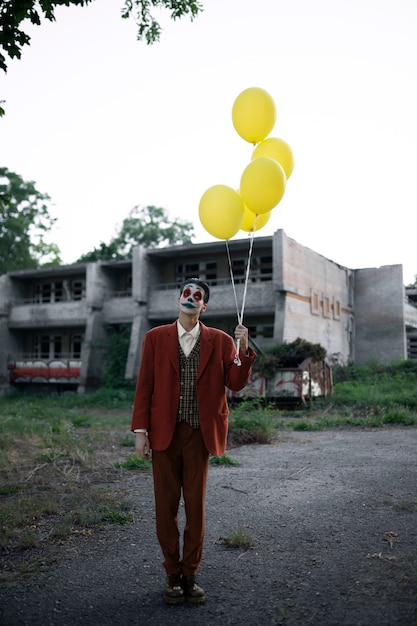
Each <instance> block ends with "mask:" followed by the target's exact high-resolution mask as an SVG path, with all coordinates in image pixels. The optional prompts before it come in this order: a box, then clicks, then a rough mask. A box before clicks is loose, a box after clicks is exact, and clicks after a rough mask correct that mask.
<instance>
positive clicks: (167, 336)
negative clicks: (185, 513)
mask: <svg viewBox="0 0 417 626" xmlns="http://www.w3.org/2000/svg"><path fill="white" fill-rule="evenodd" d="M200 329H201V332H200V357H199V366H198V372H197V382H196V386H197V401H198V411H199V416H200V428H201V433H202V436H203V439H204V443H205V445H206V448H207V450H208V451H209V453H210V454H213V455H215V456H220V455H222V454H224V451H225V449H226V439H227V426H228V416H229V408H228V405H227V400H226V391H225V387H228V388H229V389H231V390H232V391H239V390H240V389H243V387H245V385H246V384H247V382H248V380H249V376H250V373H251V368H252V363H253V360H254V359H255V353H254V352H253V350H251V349H249V356H245V355H244V354H242V353H240V359H241V362H242V364H241V365H240V366H238V365H235V364H234V362H233V361H234V357H235V354H236V347H235V343H234V341H233V339H232V338H231V337H230V335H228V334H227V333H225V332H223V331H222V330H219V329H217V328H210V327H208V326H205V325H204V324H202V323H201V322H200ZM179 395H180V363H179V348H178V330H177V322H176V321H175V322H174V323H172V324H166V325H163V326H157V327H156V328H152V329H151V330H150V331H148V332H147V333H146V335H145V339H144V342H143V346H142V362H141V367H140V372H139V377H138V381H137V385H136V393H135V402H134V407H133V416H132V430H135V429H136V428H146V429H147V430H148V433H149V440H150V444H151V448H152V449H154V450H166V449H167V448H168V446H169V444H170V442H171V440H172V437H173V434H174V429H175V424H176V420H177V411H178V403H179Z"/></svg>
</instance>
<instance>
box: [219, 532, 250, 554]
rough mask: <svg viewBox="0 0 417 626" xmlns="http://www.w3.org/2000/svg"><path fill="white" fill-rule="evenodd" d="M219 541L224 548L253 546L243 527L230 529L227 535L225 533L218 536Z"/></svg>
mask: <svg viewBox="0 0 417 626" xmlns="http://www.w3.org/2000/svg"><path fill="white" fill-rule="evenodd" d="M220 542H221V544H222V545H223V546H225V547H226V548H241V549H244V550H249V549H250V548H253V546H254V542H253V540H252V538H251V537H250V535H248V533H247V532H246V530H245V529H244V528H243V527H240V528H238V530H234V531H232V532H231V533H230V534H229V535H227V537H220Z"/></svg>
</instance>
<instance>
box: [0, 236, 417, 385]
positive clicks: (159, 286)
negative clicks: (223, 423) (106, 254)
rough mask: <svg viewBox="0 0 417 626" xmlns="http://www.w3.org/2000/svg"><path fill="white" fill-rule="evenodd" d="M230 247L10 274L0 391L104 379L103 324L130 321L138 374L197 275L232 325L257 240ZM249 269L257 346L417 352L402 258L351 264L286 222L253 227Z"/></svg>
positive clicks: (218, 322) (131, 367)
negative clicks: (270, 229)
mask: <svg viewBox="0 0 417 626" xmlns="http://www.w3.org/2000/svg"><path fill="white" fill-rule="evenodd" d="M228 246H229V251H230V255H229V256H228V255H227V254H226V247H225V242H224V241H221V240H219V241H215V242H211V243H203V244H189V245H183V246H171V247H166V248H157V249H144V248H141V247H137V248H136V249H135V250H134V254H133V258H132V259H131V260H123V261H100V262H93V263H79V264H73V265H65V266H57V267H40V268H38V269H29V270H19V271H12V272H9V273H7V274H4V275H2V276H1V277H0V391H4V390H6V389H8V388H9V387H10V385H17V386H18V385H22V386H23V385H27V384H36V383H42V384H45V383H46V384H49V385H50V384H55V385H57V384H62V385H66V386H67V387H70V388H73V389H77V390H78V391H79V392H83V391H85V390H88V389H93V388H95V387H97V386H99V385H100V383H101V381H102V372H103V345H105V341H106V334H107V333H108V330H109V328H110V327H113V329H117V328H118V327H120V326H122V325H123V326H124V327H125V328H126V325H128V329H129V332H130V346H129V350H128V354H127V358H126V363H125V369H124V376H125V378H126V379H127V380H131V381H135V379H136V377H137V373H138V370H139V366H140V358H141V344H142V340H143V337H144V334H145V332H146V331H147V330H148V329H149V328H151V327H153V326H155V325H158V324H162V323H168V322H170V321H173V320H174V319H175V318H176V316H177V298H178V295H179V290H178V287H179V285H180V283H181V282H182V281H183V280H184V279H186V278H190V277H192V276H199V277H200V278H202V279H204V280H206V281H207V282H208V283H209V284H210V286H211V298H210V302H209V307H208V310H207V311H206V313H205V314H204V315H203V317H202V321H203V322H204V323H205V324H207V325H211V326H217V327H218V328H222V329H223V330H225V331H226V332H228V333H230V334H232V333H233V329H234V327H235V325H236V323H237V311H238V310H240V307H241V305H242V299H243V296H244V285H245V277H246V268H247V264H248V251H249V238H248V239H236V240H230V241H229V242H228ZM229 260H230V263H229ZM230 268H231V269H232V271H231V269H230ZM231 276H233V280H234V284H235V289H233V282H232V279H231ZM248 276H249V281H248V283H247V289H246V300H245V309H244V319H243V322H244V324H245V325H246V326H248V327H249V330H250V337H251V340H252V342H253V345H254V347H255V349H259V350H262V348H265V347H267V346H271V345H274V344H277V343H282V342H291V341H294V340H295V339H297V338H298V337H300V338H302V339H305V340H307V341H310V342H312V343H320V344H321V345H322V346H323V347H324V348H325V349H326V351H327V357H328V359H329V360H330V362H339V363H342V364H346V363H348V362H351V361H354V362H357V363H365V362H368V361H369V360H377V361H378V362H380V363H383V364H387V363H389V362H392V361H394V360H397V359H401V358H410V359H417V289H406V288H405V287H404V284H403V271H402V266H401V265H389V266H384V267H379V268H367V269H349V268H347V267H343V266H341V265H339V264H337V263H335V262H333V261H331V260H329V259H327V258H325V257H323V256H322V255H320V254H318V253H317V252H314V251H313V250H311V249H309V248H306V247H305V246H303V245H301V244H299V243H297V242H296V241H294V240H293V239H291V238H289V237H288V236H287V235H286V234H285V232H284V231H283V230H278V231H276V232H275V234H274V235H272V236H268V237H254V240H253V253H252V256H251V264H250V271H249V274H248ZM235 293H236V297H235Z"/></svg>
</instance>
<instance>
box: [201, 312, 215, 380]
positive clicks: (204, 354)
mask: <svg viewBox="0 0 417 626" xmlns="http://www.w3.org/2000/svg"><path fill="white" fill-rule="evenodd" d="M213 350H214V345H213V341H212V338H211V335H210V332H209V331H208V329H207V326H205V325H204V324H202V323H201V322H200V358H199V362H198V372H197V378H200V376H201V375H202V374H203V372H204V370H205V368H206V366H207V363H208V361H209V359H210V356H211V353H212V352H213Z"/></svg>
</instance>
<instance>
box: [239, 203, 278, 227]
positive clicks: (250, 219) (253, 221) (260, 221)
mask: <svg viewBox="0 0 417 626" xmlns="http://www.w3.org/2000/svg"><path fill="white" fill-rule="evenodd" d="M270 217H271V211H269V212H268V213H262V214H261V215H255V213H253V212H252V211H250V210H249V209H248V207H247V206H245V214H244V216H243V222H242V226H241V230H245V231H246V232H247V233H253V232H255V233H257V232H258V230H261V228H263V227H264V226H265V224H266V223H267V222H268V221H269V218H270Z"/></svg>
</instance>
